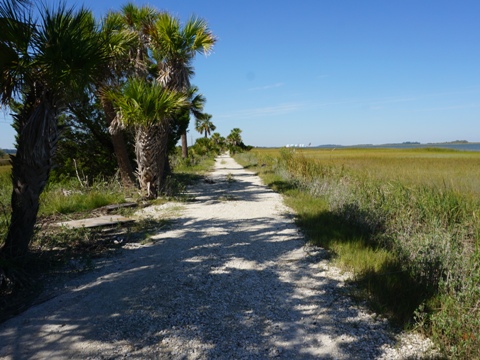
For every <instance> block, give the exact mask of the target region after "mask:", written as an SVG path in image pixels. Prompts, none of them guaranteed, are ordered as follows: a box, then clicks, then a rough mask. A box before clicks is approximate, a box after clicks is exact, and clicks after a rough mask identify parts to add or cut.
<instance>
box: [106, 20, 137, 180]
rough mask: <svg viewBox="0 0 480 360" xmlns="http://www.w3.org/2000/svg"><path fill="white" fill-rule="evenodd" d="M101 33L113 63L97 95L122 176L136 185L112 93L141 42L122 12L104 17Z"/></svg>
mask: <svg viewBox="0 0 480 360" xmlns="http://www.w3.org/2000/svg"><path fill="white" fill-rule="evenodd" d="M101 34H102V36H103V38H104V40H105V41H104V43H105V46H106V47H107V51H108V53H109V54H110V55H111V58H110V64H109V66H108V67H107V68H105V72H104V74H103V77H102V78H101V79H100V81H99V83H98V84H97V96H98V98H99V100H100V104H101V106H102V109H103V113H104V116H105V122H106V125H107V127H108V130H109V133H110V137H111V142H112V146H113V150H114V153H115V158H116V160H117V164H118V169H119V172H120V178H121V180H122V183H123V185H124V186H125V187H133V186H134V184H135V176H134V173H133V167H132V164H131V162H130V157H129V152H128V149H127V144H126V141H125V134H124V131H123V128H122V127H121V126H120V122H119V120H118V114H117V111H116V110H115V107H114V105H113V102H112V101H111V99H110V98H109V96H108V94H109V92H110V91H112V89H117V90H119V89H120V88H121V86H122V83H123V82H124V79H125V77H126V76H127V75H128V74H129V70H130V69H131V68H132V66H131V60H130V53H131V48H132V47H134V46H135V44H136V43H137V41H136V40H137V38H136V34H135V33H133V32H132V31H130V30H129V29H126V28H125V26H124V21H123V19H122V17H121V16H120V14H118V13H113V12H112V13H109V14H108V15H107V16H106V17H105V18H104V19H103V22H102V28H101Z"/></svg>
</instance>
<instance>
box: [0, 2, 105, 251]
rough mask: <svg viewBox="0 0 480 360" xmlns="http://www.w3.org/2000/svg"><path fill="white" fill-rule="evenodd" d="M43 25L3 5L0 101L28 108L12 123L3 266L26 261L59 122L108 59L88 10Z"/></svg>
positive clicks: (60, 12) (45, 12)
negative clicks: (13, 139) (13, 136)
mask: <svg viewBox="0 0 480 360" xmlns="http://www.w3.org/2000/svg"><path fill="white" fill-rule="evenodd" d="M40 12H41V18H40V20H39V23H38V24H37V23H34V21H33V20H32V19H31V18H30V16H29V14H30V11H29V9H28V8H26V7H25V8H19V7H15V6H12V2H11V1H8V0H2V1H1V2H0V23H1V24H2V25H1V27H2V30H3V31H2V32H1V35H0V48H1V49H2V50H5V51H2V52H1V53H0V64H1V65H2V67H1V75H0V91H1V93H0V100H1V103H2V104H3V105H7V106H8V105H9V103H10V102H11V101H12V100H13V99H19V98H21V99H22V101H23V103H22V106H21V107H20V109H19V110H18V111H17V112H16V113H15V114H14V115H13V120H14V127H15V129H16V131H17V137H16V142H17V152H16V155H15V156H14V157H12V184H13V191H12V215H11V221H10V226H9V230H8V234H7V237H6V239H5V244H4V246H3V247H2V249H1V250H0V255H1V256H2V257H3V258H7V259H13V258H19V257H21V256H23V255H24V254H26V252H27V251H28V245H29V243H30V240H31V238H32V235H33V229H34V225H35V222H36V217H37V211H38V207H39V197H40V194H41V193H42V191H43V189H44V187H45V184H46V182H47V179H48V176H49V173H50V170H51V168H52V157H53V155H54V153H55V149H56V143H57V139H58V135H59V129H58V116H59V115H60V114H61V113H62V111H63V110H64V109H65V108H66V106H67V104H68V102H69V101H70V100H71V99H73V98H75V96H76V94H78V93H79V92H83V91H84V89H85V88H86V87H88V86H90V85H91V84H92V83H93V82H94V80H95V77H96V76H97V75H98V71H99V69H101V68H103V66H104V64H105V63H106V62H107V58H108V55H107V54H106V53H105V51H104V50H105V48H104V46H103V44H102V41H101V38H100V36H99V32H98V29H97V26H96V24H95V21H94V18H93V16H92V14H91V12H90V11H87V10H85V9H83V8H80V9H79V10H76V11H74V10H73V9H67V8H66V7H65V6H64V5H60V6H59V7H58V8H57V9H55V10H53V11H52V10H50V9H48V8H41V9H40Z"/></svg>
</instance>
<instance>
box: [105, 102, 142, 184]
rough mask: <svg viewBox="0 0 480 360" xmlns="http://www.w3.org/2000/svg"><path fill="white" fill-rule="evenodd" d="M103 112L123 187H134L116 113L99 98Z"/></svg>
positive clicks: (131, 170)
mask: <svg viewBox="0 0 480 360" xmlns="http://www.w3.org/2000/svg"><path fill="white" fill-rule="evenodd" d="M101 103H102V107H103V111H104V113H105V120H106V123H107V126H108V130H109V132H110V136H111V138H112V145H113V150H114V152H115V157H116V159H117V163H118V168H119V170H120V178H121V179H122V183H123V186H125V187H134V186H135V175H134V173H133V167H132V163H131V162H130V158H129V156H128V150H127V145H126V143H125V136H124V134H123V130H122V129H121V128H120V127H119V126H118V124H117V121H116V119H117V112H116V111H115V108H114V106H113V103H112V102H111V101H110V100H108V99H105V97H102V98H101Z"/></svg>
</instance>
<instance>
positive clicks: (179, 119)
mask: <svg viewBox="0 0 480 360" xmlns="http://www.w3.org/2000/svg"><path fill="white" fill-rule="evenodd" d="M188 100H189V103H190V104H189V106H188V108H186V109H184V110H182V111H180V112H178V113H176V114H175V116H174V119H173V124H172V138H171V139H170V146H169V151H171V149H173V148H174V147H175V144H176V143H177V141H178V140H179V139H180V138H181V140H182V157H183V158H187V157H188V146H187V137H186V136H185V135H186V131H187V128H188V125H189V124H190V114H191V115H193V117H194V118H195V119H200V118H201V117H202V116H204V113H203V108H204V106H205V102H206V101H207V100H206V99H205V96H203V95H202V94H201V93H199V92H198V87H196V86H191V87H190V89H189V91H188Z"/></svg>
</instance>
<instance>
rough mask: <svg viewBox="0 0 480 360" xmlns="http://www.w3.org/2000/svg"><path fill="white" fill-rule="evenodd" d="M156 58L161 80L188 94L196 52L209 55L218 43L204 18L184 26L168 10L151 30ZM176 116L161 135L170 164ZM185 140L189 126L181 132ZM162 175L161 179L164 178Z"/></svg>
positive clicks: (161, 153) (162, 155)
mask: <svg viewBox="0 0 480 360" xmlns="http://www.w3.org/2000/svg"><path fill="white" fill-rule="evenodd" d="M151 36H152V46H153V49H154V57H155V59H156V60H157V64H158V80H159V82H160V83H161V84H162V85H163V86H165V87H166V88H168V89H170V90H174V91H177V92H181V93H184V94H186V93H187V92H188V90H189V89H190V77H191V76H192V75H193V73H194V72H193V67H192V62H193V59H194V58H195V55H196V54H197V53H204V54H208V53H210V51H211V50H212V48H213V45H214V44H215V41H216V39H215V37H214V36H213V34H212V33H211V32H210V30H209V29H208V26H207V23H206V22H205V21H204V20H202V19H197V18H191V19H190V20H189V21H187V23H186V24H185V25H184V26H183V27H182V26H181V25H180V21H179V20H178V19H177V18H175V17H173V16H171V15H170V14H168V13H162V14H160V15H159V17H158V19H157V21H156V22H155V31H153V32H152V34H151ZM172 123H173V119H172V118H171V119H169V121H168V122H167V124H166V127H165V132H164V133H162V134H161V136H162V139H161V143H162V144H164V145H163V147H162V150H161V152H160V153H159V156H161V157H164V158H165V161H164V162H165V163H166V164H167V163H168V138H169V136H170V127H171V126H172ZM182 137H185V142H186V129H185V131H184V132H183V134H182ZM165 175H166V174H165V173H163V174H162V178H164V177H165Z"/></svg>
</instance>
